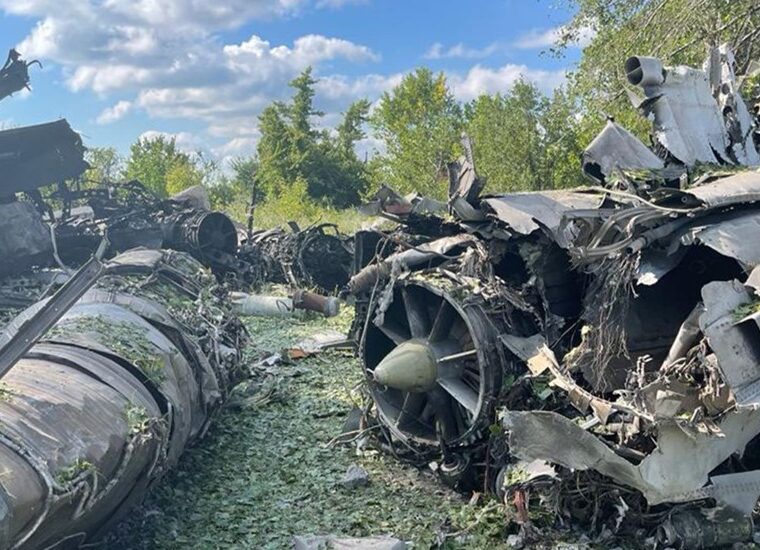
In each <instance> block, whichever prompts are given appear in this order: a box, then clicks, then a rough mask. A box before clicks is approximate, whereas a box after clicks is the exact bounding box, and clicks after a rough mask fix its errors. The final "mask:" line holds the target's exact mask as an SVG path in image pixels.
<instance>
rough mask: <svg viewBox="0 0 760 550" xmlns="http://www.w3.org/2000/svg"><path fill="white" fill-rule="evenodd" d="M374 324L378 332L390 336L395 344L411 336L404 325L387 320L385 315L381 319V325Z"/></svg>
mask: <svg viewBox="0 0 760 550" xmlns="http://www.w3.org/2000/svg"><path fill="white" fill-rule="evenodd" d="M375 326H376V327H377V328H379V329H380V332H382V333H383V334H385V335H386V336H387V337H388V338H390V339H391V340H392V341H393V343H394V344H396V345H399V344H402V343H404V342H406V341H407V340H409V339H410V338H411V336H410V335H409V332H408V331H407V330H406V327H403V326H401V325H398V324H396V323H394V322H393V321H391V320H389V319H388V318H387V316H386V317H385V318H384V319H383V323H382V324H381V325H378V324H377V323H375Z"/></svg>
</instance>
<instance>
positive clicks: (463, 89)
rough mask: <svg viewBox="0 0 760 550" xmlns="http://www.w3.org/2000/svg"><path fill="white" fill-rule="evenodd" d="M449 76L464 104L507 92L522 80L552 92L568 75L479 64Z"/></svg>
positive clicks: (558, 72)
mask: <svg viewBox="0 0 760 550" xmlns="http://www.w3.org/2000/svg"><path fill="white" fill-rule="evenodd" d="M447 76H448V78H449V84H450V86H451V89H452V90H453V92H454V96H455V97H456V98H457V99H459V100H461V101H470V100H472V99H475V98H476V97H478V96H479V95H481V94H493V93H498V92H502V93H503V92H506V91H507V90H508V89H509V88H510V87H511V86H512V85H513V84H514V83H515V82H517V81H518V80H520V79H525V80H528V81H530V82H533V83H534V84H535V85H536V86H538V87H539V88H540V89H541V90H543V91H545V92H550V91H551V90H553V89H555V88H556V87H557V86H559V85H561V84H562V83H563V82H564V80H565V77H566V73H565V71H563V70H559V71H545V70H538V69H531V68H529V67H527V66H526V65H514V64H511V63H509V64H507V65H504V66H502V67H499V68H497V69H491V68H489V67H483V66H481V65H475V66H474V67H472V68H471V69H470V70H469V71H468V72H467V74H466V75H464V76H462V75H459V74H449V75H447Z"/></svg>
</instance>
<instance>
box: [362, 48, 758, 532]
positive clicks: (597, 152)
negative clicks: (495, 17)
mask: <svg viewBox="0 0 760 550" xmlns="http://www.w3.org/2000/svg"><path fill="white" fill-rule="evenodd" d="M713 53H714V55H712V54H711V55H712V57H711V62H712V65H710V64H708V67H707V72H702V71H698V70H696V69H688V68H666V69H663V68H662V65H661V64H659V61H657V60H650V59H648V58H634V59H633V60H631V61H629V63H628V65H627V69H628V72H629V78H630V79H631V82H632V83H635V84H640V85H641V86H643V88H644V90H645V94H646V96H647V99H646V100H644V102H643V105H644V106H643V107H642V109H643V110H644V111H645V113H651V114H652V118H653V121H654V124H655V129H654V131H655V143H656V145H657V147H656V149H655V150H654V151H653V150H650V149H649V148H647V147H646V146H644V145H643V144H642V143H641V142H639V141H638V139H637V138H635V137H634V136H633V135H632V134H630V133H628V132H627V131H625V130H624V129H622V128H620V127H619V126H617V125H615V124H614V123H612V122H610V123H609V124H608V126H607V128H605V130H604V131H603V132H602V134H600V136H599V138H597V139H596V140H595V141H594V142H593V143H592V144H591V145H590V147H589V149H588V150H587V152H586V155H585V156H584V170H585V172H586V173H587V175H589V177H591V178H592V179H594V180H595V181H597V182H599V183H602V184H604V185H605V186H606V187H591V188H581V189H576V190H568V191H550V192H541V193H513V194H506V195H500V196H481V195H480V190H481V189H482V187H483V182H482V180H480V179H479V178H478V177H477V175H476V174H475V169H474V165H473V163H472V158H471V155H470V156H469V158H464V159H462V160H461V161H460V162H459V163H456V164H454V165H452V166H451V172H452V176H451V178H450V179H451V182H452V185H451V188H450V194H449V196H450V200H449V208H450V209H451V212H452V213H453V214H454V217H455V219H456V223H458V226H459V230H458V232H456V233H454V234H452V232H451V226H450V225H449V226H447V228H446V233H445V234H442V233H441V232H440V231H435V230H434V231H428V232H425V231H423V230H421V228H425V227H429V228H440V227H443V226H442V225H441V224H436V223H432V222H431V223H427V224H422V223H419V220H415V223H414V224H413V226H412V225H409V226H404V225H403V224H402V226H401V228H400V229H398V230H397V231H395V232H394V233H393V234H392V235H390V236H389V235H387V234H375V235H372V234H371V232H370V233H367V234H363V235H360V236H359V240H358V241H357V245H356V250H357V252H361V251H363V250H365V249H367V250H371V249H374V250H375V251H377V252H378V254H376V255H375V257H374V258H373V257H372V256H371V255H370V254H367V255H366V256H367V258H366V259H365V261H363V262H362V264H361V265H360V266H359V267H360V268H361V269H360V270H359V271H358V272H357V273H356V274H355V275H354V277H353V278H352V279H351V281H350V282H349V284H348V286H347V292H351V293H353V294H354V295H355V297H356V304H357V317H358V320H357V322H356V323H355V325H354V330H355V335H356V337H357V339H358V341H359V343H360V348H359V349H360V357H361V358H362V362H363V367H364V370H365V373H366V375H367V379H368V384H369V387H370V393H371V396H372V398H373V400H374V405H375V409H376V411H377V418H378V419H379V421H380V423H381V424H382V425H383V426H384V427H385V428H387V431H386V436H385V437H384V438H382V441H381V443H382V444H384V445H391V446H393V448H394V452H396V453H397V455H399V456H402V457H407V458H409V459H411V460H413V461H415V462H417V463H419V464H421V465H422V464H427V463H429V462H430V460H431V459H434V460H437V461H438V462H436V464H437V465H438V469H439V472H440V473H441V474H442V475H444V477H447V478H451V472H452V469H453V470H456V472H455V473H456V475H458V476H459V477H461V478H466V477H468V476H469V477H472V476H473V471H474V472H475V477H476V478H477V479H478V480H479V486H480V487H482V486H483V484H485V486H487V487H491V488H492V489H493V490H495V491H496V492H497V493H499V494H501V495H502V496H503V497H504V498H505V499H506V500H507V501H508V502H510V503H513V504H514V506H513V507H516V509H517V510H516V515H517V517H518V522H525V521H528V517H529V516H528V508H529V506H535V505H536V502H538V501H537V500H535V501H534V502H533V504H530V501H529V500H528V497H527V496H526V495H528V494H529V493H531V490H532V494H533V496H534V497H536V498H537V495H543V497H546V498H545V499H544V500H542V502H544V503H545V502H547V500H546V499H549V500H551V499H559V500H556V501H555V502H556V505H555V506H556V507H555V508H554V509H553V511H554V512H555V516H554V517H556V518H559V519H560V521H564V520H573V519H574V520H582V521H588V522H589V523H590V524H592V525H594V526H596V528H597V532H598V531H599V530H601V529H602V528H603V527H606V528H608V529H609V530H610V531H613V532H618V531H621V532H622V531H623V530H625V529H635V528H639V527H641V526H642V525H644V526H648V527H650V528H651V527H654V526H655V525H657V524H659V523H661V522H662V521H664V520H665V517H666V516H664V515H659V512H657V509H656V508H654V509H652V508H651V507H656V506H657V505H664V504H668V505H669V506H671V507H672V506H674V505H676V506H677V505H679V504H677V503H690V504H689V505H691V506H692V507H693V506H694V503H697V504H701V505H703V506H710V504H709V503H711V502H712V503H717V506H718V507H719V508H721V509H725V510H731V511H733V513H734V514H739V516H749V515H750V514H751V512H752V509H753V508H754V505H755V503H756V502H757V499H758V495H760V456H759V455H757V453H756V452H745V450H747V449H750V448H751V449H756V446H757V443H758V441H760V438H758V435H759V434H760V416H758V408H760V355H758V354H757V349H758V347H760V329H758V327H760V322H758V320H757V318H758V315H759V314H758V311H760V305H758V304H760V268H759V267H758V266H759V265H760V245H758V243H760V241H759V240H758V238H757V236H758V235H759V234H760V210H759V209H758V206H757V204H758V200H760V172H757V171H755V170H751V169H749V168H745V169H743V170H741V171H736V169H733V174H732V173H731V172H729V174H728V175H726V174H720V170H721V168H720V167H719V166H716V167H715V169H714V171H713V172H715V173H714V174H711V173H710V171H709V170H706V169H705V168H704V166H702V167H700V168H699V171H696V170H695V169H694V163H696V162H711V163H713V164H714V165H716V164H718V163H722V164H725V165H748V166H756V165H757V164H758V163H760V157H758V154H757V150H756V149H755V148H754V144H753V141H752V134H753V130H754V124H753V122H752V121H751V119H750V118H749V117H748V116H744V115H745V112H744V111H745V110H746V109H742V107H743V106H744V104H743V102H742V101H743V100H742V99H741V97H740V96H739V95H738V93H737V92H736V91H735V86H734V85H733V82H734V75H733V72H732V71H730V70H728V68H730V64H731V58H730V52H729V51H728V50H727V49H725V48H721V49H720V50H716V52H713ZM692 92H693V93H692ZM708 115H709V116H708ZM699 172H702V173H703V174H704V175H702V176H699V175H698V174H699ZM687 181H688V182H690V183H689V184H686V185H684V182H687ZM387 194H388V193H386V195H387ZM397 202H398V201H396V203H397ZM396 203H394V205H395V204H396ZM381 207H382V204H381ZM407 210H409V209H407ZM410 211H411V210H410ZM404 214H406V212H404ZM392 215H394V216H398V213H397V212H395V211H394V212H392ZM412 227H413V228H412ZM363 241H365V242H367V243H371V246H368V245H366V244H363ZM497 418H498V420H497ZM497 422H498V423H499V424H500V426H501V429H500V430H497V429H496V428H495V426H497ZM489 428H490V429H489ZM737 457H741V458H737ZM462 464H470V465H472V464H480V466H479V467H469V468H465V467H461V466H462ZM597 486H604V487H607V488H608V489H609V488H610V487H612V488H613V489H614V488H618V489H615V490H614V491H613V492H612V493H611V494H612V496H610V493H609V492H608V493H605V495H607V496H605V497H602V496H600V494H599V493H598V492H595V491H596V489H595V488H594V487H597ZM579 487H583V488H584V489H582V490H584V491H587V492H588V494H589V495H596V496H591V497H590V498H592V499H593V498H597V499H598V501H597V507H596V509H586V510H585V511H583V512H581V511H579V510H577V509H575V508H574V507H575V506H577V505H579V504H580V503H579V502H578V501H577V498H576V497H577V493H574V492H573V490H574V489H573V488H575V490H578V488H579ZM543 497H542V498H543ZM605 498H606V499H607V500H605ZM621 502H622V504H621ZM714 505H715V504H713V506H714ZM616 507H617V508H616ZM669 509H670V508H665V510H666V511H667V510H669ZM616 510H617V511H616ZM652 510H654V511H652ZM626 511H628V515H627V516H626ZM621 514H622V515H621ZM687 515H688V514H687ZM728 515H731V514H730V513H729V514H728ZM622 517H626V521H625V522H623V521H622ZM684 517H686V516H684ZM629 519H630V521H629ZM683 521H687V520H683ZM671 527H672V528H669V530H667V532H663V533H661V536H662V537H663V540H666V539H667V540H670V539H672V538H673V537H676V535H675V534H674V533H676V532H680V531H678V529H680V524H679V526H677V527H678V528H676V527H673V526H671ZM739 531H741V533H742V534H741V535H737V536H739V537H740V538H738V539H731V540H732V541H733V540H744V539H742V538H741V537H747V536H748V535H747V533H746V530H741V529H740V530H739ZM737 532H738V531H737ZM750 532H751V529H750ZM679 536H680V535H679ZM684 536H685V535H684ZM731 536H734V535H731ZM669 537H670V538H669ZM684 540H685V539H684ZM705 540H707V539H705ZM675 542H678V541H671V543H675ZM681 542H683V541H681ZM703 543H704V541H703ZM723 543H725V541H723ZM700 544H702V543H700Z"/></svg>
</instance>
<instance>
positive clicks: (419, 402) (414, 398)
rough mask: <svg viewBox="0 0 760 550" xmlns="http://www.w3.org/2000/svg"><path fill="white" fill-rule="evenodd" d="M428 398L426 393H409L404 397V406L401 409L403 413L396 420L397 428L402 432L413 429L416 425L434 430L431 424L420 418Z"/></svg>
mask: <svg viewBox="0 0 760 550" xmlns="http://www.w3.org/2000/svg"><path fill="white" fill-rule="evenodd" d="M426 401H427V398H426V397H425V394H424V393H407V394H406V396H405V397H404V404H403V405H402V407H401V412H400V413H399V415H398V418H397V419H396V427H397V428H398V429H400V430H404V429H410V428H413V427H414V426H415V425H421V426H424V427H425V428H427V429H432V428H433V426H431V425H430V424H429V423H425V422H423V421H422V419H421V418H420V415H421V414H422V411H423V410H424V408H425V402H426Z"/></svg>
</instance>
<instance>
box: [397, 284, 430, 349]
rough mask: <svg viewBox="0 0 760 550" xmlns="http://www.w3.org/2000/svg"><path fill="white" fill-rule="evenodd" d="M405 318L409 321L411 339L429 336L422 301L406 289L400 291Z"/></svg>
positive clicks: (427, 321) (427, 317)
mask: <svg viewBox="0 0 760 550" xmlns="http://www.w3.org/2000/svg"><path fill="white" fill-rule="evenodd" d="M401 297H402V299H403V301H404V309H405V310H406V318H407V319H408V320H409V331H410V332H411V333H412V337H413V338H424V337H426V336H427V335H428V334H430V318H429V316H428V310H427V307H426V306H425V303H424V301H423V300H421V299H420V296H418V295H417V294H416V293H414V292H412V291H411V290H409V289H408V288H406V287H404V288H402V289H401Z"/></svg>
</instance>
